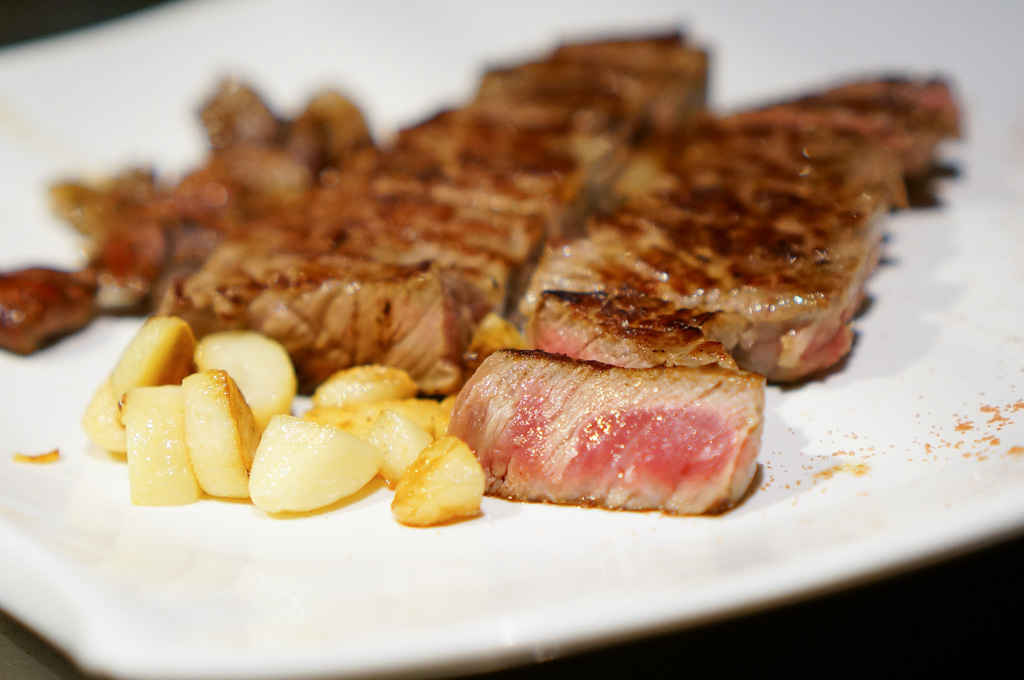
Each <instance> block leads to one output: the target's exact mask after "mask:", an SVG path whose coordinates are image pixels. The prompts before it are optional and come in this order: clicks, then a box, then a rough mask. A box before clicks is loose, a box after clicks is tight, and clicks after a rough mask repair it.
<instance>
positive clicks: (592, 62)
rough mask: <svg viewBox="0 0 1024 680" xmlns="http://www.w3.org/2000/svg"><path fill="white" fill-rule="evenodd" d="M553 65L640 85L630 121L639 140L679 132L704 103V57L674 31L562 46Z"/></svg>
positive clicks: (701, 108)
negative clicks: (596, 71)
mask: <svg viewBox="0 0 1024 680" xmlns="http://www.w3.org/2000/svg"><path fill="white" fill-rule="evenodd" d="M550 61H552V62H554V63H573V64H582V65H587V66H590V67H596V68H601V69H606V70H608V71H612V72H615V73H618V74H621V75H625V76H628V77H629V78H631V79H634V80H635V82H637V83H638V85H639V86H638V87H637V88H636V89H635V90H634V92H636V97H637V99H636V105H635V106H634V107H633V109H634V110H636V111H639V113H640V115H639V116H638V118H637V119H636V122H635V123H634V127H635V128H636V131H637V133H638V137H640V136H643V135H646V134H647V133H648V132H650V131H652V130H653V131H665V130H674V129H677V128H678V127H679V126H680V125H684V124H686V123H687V122H688V121H689V120H690V119H691V118H692V117H693V116H695V115H696V114H698V113H700V112H701V111H703V110H704V107H705V106H706V105H707V82H708V55H707V52H706V51H704V50H703V49H701V48H699V47H697V46H695V45H693V44H692V43H690V42H689V41H688V39H687V38H686V36H685V35H683V34H682V33H680V32H678V31H675V32H670V33H666V34H664V35H661V36H657V35H654V36H643V37H641V38H633V39H630V38H622V39H607V40H588V41H583V42H571V43H565V44H563V45H561V46H559V47H558V49H556V50H555V52H554V53H553V54H552V55H551V58H550Z"/></svg>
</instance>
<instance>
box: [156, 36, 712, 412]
mask: <svg viewBox="0 0 1024 680" xmlns="http://www.w3.org/2000/svg"><path fill="white" fill-rule="evenodd" d="M631 55H634V56H632V57H631ZM705 82H706V57H705V55H704V54H703V52H701V51H700V50H697V49H693V48H691V47H689V46H688V45H686V44H685V42H684V41H683V40H682V39H681V37H680V36H678V35H670V36H665V37H658V38H655V39H652V40H635V41H618V42H616V41H610V42H607V43H596V44H591V45H587V46H584V45H580V46H570V47H566V48H565V49H563V50H556V51H555V52H554V53H552V54H549V55H548V56H547V57H545V58H544V59H542V60H540V61H537V62H529V63H525V64H519V65H516V66H513V67H510V68H504V69H497V70H495V71H492V72H490V73H488V74H486V75H485V76H484V78H483V82H482V84H481V87H480V90H479V92H478V94H477V96H476V97H475V99H474V100H473V101H472V102H471V103H470V104H468V105H467V106H465V107H463V108H461V109H455V110H447V111H441V112H439V113H437V114H435V115H432V116H430V117H428V118H427V119H426V120H424V121H423V122H421V123H419V124H417V125H414V126H411V127H410V128H408V129H405V130H402V131H400V132H399V134H398V135H397V138H396V140H395V141H394V142H393V143H391V144H389V145H388V146H387V147H383V148H372V147H367V146H366V145H361V146H359V147H355V145H350V148H353V149H354V150H353V151H352V152H351V153H349V154H347V155H346V156H345V157H344V158H343V159H342V160H341V161H339V162H338V163H337V165H336V167H333V168H332V169H331V170H330V172H328V173H326V174H322V176H321V178H320V183H319V185H318V186H316V187H314V188H313V189H311V190H308V191H306V193H305V195H304V200H303V201H302V202H301V204H296V203H288V204H287V205H285V206H284V208H283V209H280V210H272V211H268V212H266V213H264V214H262V215H257V216H255V217H252V218H250V219H248V220H247V221H246V223H245V228H242V229H234V230H233V231H232V232H231V233H230V234H229V235H228V237H227V238H226V239H225V241H224V242H222V243H220V244H219V245H217V246H216V249H215V250H214V252H213V255H212V256H211V257H210V259H209V261H208V262H207V263H206V265H205V266H203V268H202V269H201V270H200V271H199V272H198V273H196V274H195V275H193V276H191V277H189V278H187V279H185V280H184V281H183V282H179V284H178V285H176V286H174V287H173V288H171V290H170V291H169V293H168V294H167V295H166V296H165V297H164V299H163V301H162V304H161V306H160V311H161V312H162V313H178V314H182V315H184V316H186V318H188V319H190V320H196V321H197V322H198V323H199V327H200V329H201V330H200V331H199V332H212V331H213V330H218V329H224V328H230V327H235V326H237V325H239V324H240V323H243V322H240V321H239V318H242V317H244V319H245V321H244V323H245V324H249V325H250V326H249V327H252V328H256V329H258V330H262V331H264V332H267V333H268V334H270V335H271V336H272V337H275V338H277V339H278V340H281V341H282V342H283V343H284V344H285V346H286V347H287V348H288V349H289V352H290V353H291V355H292V358H293V360H294V361H295V363H296V367H297V369H298V371H299V373H300V375H301V376H302V377H303V384H304V385H306V386H307V387H308V386H310V385H312V384H315V381H316V380H317V379H323V378H324V377H326V375H328V374H329V373H330V371H331V370H339V369H342V368H346V367H348V366H349V365H352V363H351V362H361V363H369V362H374V363H388V364H392V365H396V366H399V367H402V368H406V367H407V364H408V363H409V361H411V360H410V359H408V357H406V359H407V360H406V361H405V363H400V364H396V363H394V362H395V356H396V354H398V355H402V356H404V354H403V353H402V352H400V351H397V350H396V348H394V347H391V346H389V345H388V342H387V340H388V339H389V338H394V339H397V338H400V337H401V336H399V335H395V333H393V332H392V331H390V330H388V329H387V328H380V326H381V325H382V324H383V325H385V326H386V325H387V324H388V323H391V322H392V321H393V320H394V319H395V318H396V316H395V313H394V309H398V308H399V306H400V305H399V306H395V307H394V308H393V310H392V314H391V315H390V316H387V317H386V318H387V320H385V317H380V318H374V317H370V316H366V315H362V316H360V317H359V318H356V317H355V316H353V315H349V316H347V317H346V316H340V315H337V314H334V313H333V309H334V307H333V306H332V305H328V304H324V303H323V302H322V300H321V298H323V297H324V294H326V293H327V291H330V295H335V292H334V291H335V290H337V289H344V288H346V287H349V288H351V287H361V288H363V289H364V293H363V294H364V295H369V296H371V297H372V298H373V299H374V300H376V301H379V300H382V299H383V297H384V296H385V295H394V296H396V300H397V301H402V300H407V299H422V295H421V293H420V292H417V291H418V290H419V289H418V288H417V287H419V286H420V285H421V283H422V279H421V278H420V277H418V276H412V277H406V278H404V279H402V280H403V281H405V282H406V283H405V284H404V285H407V286H413V287H414V288H416V290H415V291H414V290H412V289H408V290H407V289H403V287H402V285H399V284H398V283H396V281H397V280H398V279H396V278H395V277H393V276H391V275H387V276H386V277H385V278H386V280H387V283H386V285H383V286H382V284H381V279H380V271H381V268H383V269H387V268H388V267H396V266H397V267H409V268H413V269H415V268H416V267H420V268H423V267H426V268H427V269H428V270H429V271H431V272H436V273H438V274H439V275H440V276H441V279H443V284H444V285H438V286H436V287H435V288H434V289H435V290H438V291H442V292H441V293H440V294H441V295H442V297H443V298H444V299H445V300H447V301H452V300H459V299H461V300H470V304H471V307H472V309H471V310H470V311H469V312H467V313H462V314H458V313H451V314H448V316H446V317H445V320H444V321H443V322H440V323H436V324H433V325H431V324H428V323H426V322H424V323H421V324H419V325H418V326H417V328H422V329H423V330H424V333H426V330H427V329H429V328H433V330H434V331H435V332H437V333H439V334H440V336H439V337H435V338H427V337H426V335H424V336H423V337H421V342H422V343H423V346H424V347H426V348H434V347H443V348H445V349H444V350H443V351H439V352H436V353H435V352H428V353H427V355H426V356H425V357H424V358H423V360H422V361H423V362H427V361H430V360H433V359H436V357H437V356H440V357H443V358H444V360H443V361H442V362H441V364H439V367H438V368H437V369H436V370H435V371H426V370H416V371H414V372H413V377H414V378H415V379H416V380H417V383H418V385H419V387H420V389H421V390H422V391H424V392H428V393H433V394H446V393H453V392H455V391H457V389H458V388H459V387H460V386H461V384H462V380H463V379H464V378H465V377H466V375H465V374H466V373H467V371H468V366H467V364H466V362H465V361H464V360H462V359H460V357H462V353H463V352H464V351H465V350H466V345H467V341H468V339H469V338H470V337H471V335H472V332H473V329H474V328H475V325H476V323H477V322H478V321H479V320H480V318H481V315H480V314H479V313H478V311H479V310H480V309H485V310H486V311H494V312H498V313H502V314H511V313H512V312H515V311H516V310H517V309H518V300H519V299H520V298H521V297H522V294H523V291H524V289H525V285H526V281H527V280H528V276H529V273H530V272H531V271H532V269H533V266H534V264H535V262H536V259H537V257H538V256H539V254H540V252H541V249H542V247H543V245H544V244H545V243H547V242H548V241H549V240H551V239H552V238H564V237H568V236H570V235H573V234H577V233H579V231H580V229H581V227H582V224H583V222H584V220H585V218H586V216H587V215H589V214H591V213H592V212H593V211H594V210H595V209H596V208H598V207H599V206H600V205H602V204H603V201H605V200H606V199H607V197H608V196H609V195H610V194H609V188H610V187H611V186H612V183H613V182H614V180H615V178H616V177H617V175H618V172H619V171H620V170H621V168H622V167H624V162H625V159H626V158H627V155H628V150H629V148H631V145H632V144H633V143H634V142H635V140H637V139H639V138H642V137H643V136H645V135H646V134H648V133H649V132H650V131H651V130H657V129H662V128H666V129H668V128H673V127H676V126H678V125H679V124H681V123H682V122H683V121H684V120H686V119H688V118H690V117H692V116H693V115H695V114H696V113H697V112H698V111H699V110H700V109H701V108H702V106H703V103H704V90H705ZM222 96H223V97H224V98H227V102H225V103H224V104H223V105H222V106H214V107H212V108H214V110H220V109H224V110H225V111H226V112H227V113H224V114H222V117H225V118H227V119H228V120H234V119H235V118H237V117H238V115H239V114H238V113H237V111H236V107H235V106H233V102H232V100H231V98H230V97H227V95H222ZM243 103H244V102H243ZM248 117H249V116H247V118H248ZM211 135H213V131H211ZM203 178H204V174H203V172H198V173H195V174H193V176H192V178H191V179H192V180H193V181H192V183H190V184H189V187H190V189H191V191H190V192H189V193H188V195H189V196H196V195H205V194H206V193H211V194H212V193H216V191H215V190H216V186H214V187H212V188H211V187H209V186H206V187H205V188H202V185H201V186H200V187H199V188H197V187H196V186H194V185H195V184H196V183H197V182H200V181H201V180H203ZM267 244H273V246H272V247H268V246H267ZM240 252H245V253H246V255H245V262H242V260H241V259H240V258H239V256H238V253H240ZM260 259H262V260H264V261H263V262H259V261H258V260H260ZM285 261H287V263H288V264H287V272H301V271H303V270H304V269H306V268H308V269H310V270H311V271H315V272H318V274H317V277H318V278H319V279H320V282H319V283H318V284H317V285H315V286H312V289H315V290H316V291H318V292H317V293H316V294H314V293H312V292H311V286H310V284H309V283H308V281H307V280H306V279H305V277H303V276H296V275H292V274H285V273H283V271H284V270H282V266H283V264H282V263H283V262H285ZM349 262H362V263H377V264H378V265H380V267H376V268H374V267H370V266H368V265H367V264H363V265H360V266H359V267H351V266H349V265H348V263H349ZM331 266H336V267H338V269H337V270H336V271H333V272H330V273H328V272H327V269H328V268H329V267H331ZM241 271H244V275H243V276H242V277H241V278H242V279H243V280H244V282H245V283H244V285H239V284H238V283H237V280H238V278H239V277H238V276H237V275H238V273H239V272H241ZM363 275H366V276H368V277H369V279H368V280H365V281H363V280H360V278H359V277H360V276H363ZM439 280H440V279H439ZM369 290H372V291H374V292H373V293H369V292H365V291H369ZM444 291H448V292H444ZM451 291H457V294H451ZM256 299H258V300H259V301H260V304H259V305H257V306H255V307H252V309H249V310H248V311H245V312H243V311H241V308H240V307H241V304H242V303H244V304H246V305H249V306H252V304H253V303H252V301H253V300H256ZM311 299H313V300H318V301H317V302H315V304H314V303H311ZM437 306H440V308H444V309H448V303H447V302H446V303H445V304H440V303H437V304H435V303H431V305H427V306H425V307H422V308H416V307H414V306H409V305H404V306H401V307H402V309H403V313H408V314H410V315H412V316H413V318H415V317H416V316H417V315H419V316H421V315H424V314H428V313H432V312H431V311H430V310H431V309H433V308H434V307H437ZM328 311H330V312H331V313H332V316H331V317H330V318H314V317H315V315H318V314H321V315H322V314H326V313H328ZM348 322H352V323H355V322H358V324H359V325H352V326H349V327H348V328H347V329H343V328H342V324H343V323H348ZM405 323H407V324H410V325H411V324H412V322H411V321H409V320H407V321H406V322H405ZM459 324H461V327H458V325H459ZM324 329H332V330H331V332H329V333H327V334H326V335H325V334H324V333H323V332H322V331H323V330H324ZM362 335H368V336H369V337H372V338H375V339H376V342H374V343H363V344H362V345H361V346H362V347H363V348H374V347H375V348H376V352H353V351H350V349H349V346H350V345H352V344H353V343H352V341H349V340H346V339H345V337H347V336H362ZM331 343H340V346H335V345H333V344H331ZM438 373H441V374H443V375H444V376H446V378H445V379H443V380H442V379H439V378H438V375H437V374H438Z"/></svg>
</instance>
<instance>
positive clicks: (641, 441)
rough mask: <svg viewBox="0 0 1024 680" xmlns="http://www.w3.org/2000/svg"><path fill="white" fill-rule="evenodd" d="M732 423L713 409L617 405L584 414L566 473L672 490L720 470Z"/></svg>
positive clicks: (727, 450) (730, 448)
mask: <svg viewBox="0 0 1024 680" xmlns="http://www.w3.org/2000/svg"><path fill="white" fill-rule="evenodd" d="M734 434H735V432H734V428H730V427H729V424H728V422H727V421H726V419H724V418H722V416H720V415H719V414H718V413H716V412H715V411H714V409H711V408H707V407H703V406H700V405H696V404H690V405H687V406H686V407H684V408H681V409H679V408H675V409H668V408H659V409H621V410H620V409H616V410H613V411H610V412H607V413H601V414H598V415H595V416H593V417H592V418H590V419H589V420H587V421H586V422H585V423H584V424H583V425H582V426H581V427H580V428H579V430H577V438H576V451H577V454H576V456H575V457H574V459H573V461H572V462H571V463H570V464H569V466H568V467H567V468H566V471H565V473H566V478H569V477H573V478H575V477H576V476H577V475H579V476H583V475H591V476H593V478H595V479H600V478H604V479H605V480H608V481H610V479H609V476H611V477H617V478H619V480H621V482H622V483H624V484H626V485H627V486H632V485H633V484H636V485H639V486H650V487H656V488H661V489H662V490H663V491H665V492H668V493H671V490H672V489H675V488H677V487H678V486H679V485H680V484H683V483H690V482H694V483H699V482H703V481H706V480H709V479H712V478H714V477H716V476H717V475H719V474H720V473H721V472H722V469H723V467H725V466H726V464H727V463H728V462H729V461H730V459H731V457H732V456H730V455H729V454H730V453H734V452H735V450H736V446H735V442H734V437H733V435H734Z"/></svg>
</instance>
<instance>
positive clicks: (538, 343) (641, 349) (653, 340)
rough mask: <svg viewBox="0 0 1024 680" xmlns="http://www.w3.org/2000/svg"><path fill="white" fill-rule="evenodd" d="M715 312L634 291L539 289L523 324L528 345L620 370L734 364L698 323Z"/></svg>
mask: <svg viewBox="0 0 1024 680" xmlns="http://www.w3.org/2000/svg"><path fill="white" fill-rule="evenodd" d="M714 316H715V315H714V314H710V313H694V312H692V311H690V310H687V309H676V308H674V307H672V306H671V305H669V304H668V303H667V302H665V301H663V300H658V299H655V298H649V297H646V296H644V295H641V294H639V293H636V292H622V293H618V294H615V295H608V294H606V293H571V292H568V291H545V292H544V293H541V296H540V303H539V304H538V306H537V309H536V310H535V311H534V314H533V316H532V317H531V318H530V323H529V325H528V326H527V328H526V340H527V343H528V344H529V346H531V347H534V348H536V349H540V350H544V351H545V352H550V353H553V354H564V355H567V356H570V357H574V358H576V359H585V360H589V361H600V362H602V363H605V364H611V365H612V366H622V367H624V368H645V367H651V366H709V365H715V364H717V365H719V366H722V367H723V368H732V369H735V368H736V362H735V361H734V360H733V358H732V357H731V356H729V354H728V353H727V352H726V351H725V349H724V348H723V347H722V345H721V344H720V343H717V342H713V341H711V340H708V339H707V336H706V335H705V334H704V331H703V330H701V326H703V325H704V324H706V323H708V321H710V320H711V319H712V318H713V317H714Z"/></svg>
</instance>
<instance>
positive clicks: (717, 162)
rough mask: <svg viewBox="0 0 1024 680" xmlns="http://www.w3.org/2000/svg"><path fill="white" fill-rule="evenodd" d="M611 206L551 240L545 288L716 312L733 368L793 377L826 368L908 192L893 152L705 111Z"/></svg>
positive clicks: (625, 183)
mask: <svg viewBox="0 0 1024 680" xmlns="http://www.w3.org/2000/svg"><path fill="white" fill-rule="evenodd" d="M620 187H621V188H622V189H623V192H624V193H625V194H626V195H627V199H626V200H625V202H624V203H623V204H622V205H621V206H619V207H618V208H617V209H616V210H615V211H613V212H610V213H607V214H602V215H597V216H595V217H593V218H591V220H590V222H589V223H588V225H587V233H586V236H585V237H582V238H579V239H575V240H571V241H568V242H562V243H555V244H553V245H551V246H549V247H548V249H547V251H546V252H545V254H544V257H543V258H542V260H541V262H540V264H539V266H538V268H537V270H536V272H535V274H534V276H533V279H532V280H531V283H530V287H529V292H528V295H527V297H526V299H525V302H524V304H525V307H524V309H525V311H526V312H527V314H529V313H531V310H532V307H533V305H535V304H536V300H537V299H538V297H539V295H540V294H541V292H542V291H545V290H569V291H578V292H595V291H607V292H615V291H623V290H635V291H639V292H641V293H643V294H645V295H647V296H649V297H652V298H655V299H660V300H664V301H666V302H667V303H668V304H669V305H671V306H673V307H676V308H686V309H692V310H695V311H698V312H717V313H718V315H717V316H716V318H715V322H714V323H713V324H710V325H707V326H705V331H706V332H707V333H708V335H709V337H710V338H711V339H713V340H716V341H718V342H721V343H722V344H723V345H724V346H725V348H726V350H727V351H728V352H730V353H731V354H732V355H733V356H734V357H735V358H736V360H737V361H738V362H739V364H740V366H742V367H743V368H745V369H747V370H752V371H756V372H759V373H762V374H764V375H766V376H767V377H768V378H769V379H771V380H780V381H790V380H797V379H800V378H803V377H806V376H808V375H810V374H812V373H814V372H815V371H818V370H820V369H823V368H826V367H828V366H831V365H833V364H834V363H835V362H836V361H838V360H839V359H840V358H842V357H843V356H844V355H845V354H846V352H847V351H848V349H849V347H850V342H851V340H852V331H851V330H850V326H849V322H850V319H851V317H852V316H853V314H854V313H855V311H856V310H857V308H858V306H859V305H860V302H861V299H862V295H863V285H864V281H865V280H866V278H867V276H868V274H869V273H870V271H871V270H872V268H873V267H874V265H875V262H876V260H877V258H878V246H879V242H880V239H881V228H880V220H879V218H880V217H881V216H882V215H883V214H884V213H885V212H887V211H888V210H889V209H890V208H891V207H892V206H894V205H900V204H901V203H902V200H903V185H902V181H901V176H900V174H899V169H898V167H897V165H896V163H895V161H894V159H893V157H892V156H891V155H889V154H887V153H886V152H884V150H881V149H878V148H877V147H873V146H870V145H863V144H858V143H857V142H855V141H853V140H848V139H844V138H839V137H836V136H834V135H829V134H826V133H819V132H810V133H805V132H802V131H795V130H792V129H779V130H768V129H757V130H753V129H751V127H749V126H744V125H735V126H734V125H732V124H731V122H730V121H729V120H728V119H726V120H725V121H712V120H709V121H705V122H704V123H702V124H700V125H697V126H696V127H695V128H694V129H691V130H689V131H687V132H686V133H685V134H682V135H679V136H677V137H674V138H666V139H664V140H662V143H661V144H659V146H658V147H656V148H654V150H652V151H650V152H649V153H648V154H647V155H646V156H641V157H639V158H638V160H637V162H636V163H635V165H634V167H633V168H631V169H630V170H629V171H627V173H626V174H625V175H624V177H623V179H622V181H621V182H620Z"/></svg>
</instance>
